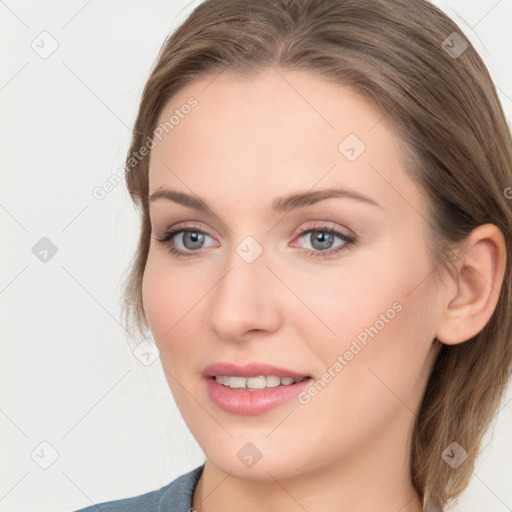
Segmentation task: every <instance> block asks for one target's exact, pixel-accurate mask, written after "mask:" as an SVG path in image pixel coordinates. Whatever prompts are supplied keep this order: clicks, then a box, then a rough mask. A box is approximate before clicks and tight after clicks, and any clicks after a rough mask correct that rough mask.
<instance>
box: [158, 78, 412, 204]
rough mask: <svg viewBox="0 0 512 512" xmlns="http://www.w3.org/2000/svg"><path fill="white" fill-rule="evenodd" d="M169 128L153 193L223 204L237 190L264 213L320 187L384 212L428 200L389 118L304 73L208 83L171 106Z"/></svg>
mask: <svg viewBox="0 0 512 512" xmlns="http://www.w3.org/2000/svg"><path fill="white" fill-rule="evenodd" d="M191 98H192V99H193V100H191ZM189 104H195V106H194V107H192V108H189V107H187V105H189ZM173 116H174V117H173ZM171 118H173V119H172V123H169V120H171ZM166 122H167V125H168V126H167V128H168V129H167V130H166V131H165V130H164V133H163V134H162V136H161V141H158V140H156V139H155V141H156V142H157V144H156V146H155V147H154V148H153V149H152V151H151V163H150V176H149V178H150V192H151V191H153V190H155V189H156V188H158V187H173V188H176V189H179V190H182V191H185V192H190V190H187V188H189V189H191V191H192V192H193V193H196V194H197V195H200V196H202V197H212V198H213V199H214V200H217V199H218V200H223V197H222V190H226V191H227V192H229V193H231V194H232V193H233V191H234V190H236V191H237V196H238V201H239V202H240V203H243V204H246V205H247V206H249V204H251V203H253V204H254V206H257V204H259V205H260V207H261V206H262V205H261V198H262V197H267V196H272V197H273V196H278V195H280V194H286V193H288V192H290V191H291V190H296V189H311V188H312V187H315V186H316V184H318V185H317V186H318V187H329V186H344V187H347V188H352V189H355V190H358V191H360V192H362V193H365V194H366V195H370V196H372V197H374V198H375V199H376V200H377V201H378V202H380V203H381V204H386V203H387V204H392V203H395V204H396V203H397V199H399V196H402V199H403V198H404V196H405V197H408V201H406V203H407V202H409V203H417V206H418V207H419V204H420V202H421V199H420V197H419V196H418V191H417V190H416V186H415V184H414V183H413V182H412V181H411V180H410V178H409V177H408V175H407V173H406V169H405V165H404V162H403V155H402V150H401V147H400V140H399V138H398V136H397V135H396V134H395V132H394V131H393V130H392V129H391V128H390V126H389V124H388V122H387V120H386V115H385V113H383V112H382V111H381V110H380V109H378V108H377V107H376V106H374V105H373V104H372V103H370V102H368V101H367V100H365V99H364V98H363V97H362V96H361V95H359V94H358V93H357V92H356V91H355V90H353V89H351V88H349V87H346V86H342V85H339V84H335V83H332V82H329V81H327V80H325V79H323V78H320V77H315V76H313V75H311V74H308V73H305V72H302V71H289V70H287V71H284V70H281V69H279V70H277V69H274V68H269V69H267V70H265V71H263V72H261V73H259V74H257V75H256V76H251V77H249V76H240V75H237V74H234V73H230V72H227V71H224V72H222V73H220V74H218V73H217V74H214V75H210V76H207V77H205V78H203V79H201V80H198V81H195V82H193V83H191V84H188V85H187V86H185V87H184V88H183V89H181V90H180V91H179V93H177V94H176V95H175V96H174V97H173V98H172V99H171V101H169V102H168V104H167V105H166V106H165V108H164V109H163V110H162V112H161V115H160V118H159V125H160V126H165V125H164V123H166ZM170 124H172V127H171V128H169V125H170ZM171 171H172V172H171ZM256 197H257V198H258V199H255V198H256ZM269 199H270V198H269ZM224 200H225V198H224ZM410 206H411V204H409V208H410Z"/></svg>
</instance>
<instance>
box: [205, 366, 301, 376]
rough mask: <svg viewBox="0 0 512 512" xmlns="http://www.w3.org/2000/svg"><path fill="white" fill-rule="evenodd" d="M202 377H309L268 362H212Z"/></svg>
mask: <svg viewBox="0 0 512 512" xmlns="http://www.w3.org/2000/svg"><path fill="white" fill-rule="evenodd" d="M202 375H203V377H215V375H229V376H233V377H256V376H258V375H265V376H268V375H277V376H278V377H293V378H294V379H297V378H299V377H309V375H307V374H305V373H297V372H294V371H292V370H288V369H287V368H280V367H278V366H272V365H269V364H260V363H248V364H245V365H243V366H237V365H234V364H232V363H214V364H210V365H208V366H206V367H205V368H204V370H203V372H202Z"/></svg>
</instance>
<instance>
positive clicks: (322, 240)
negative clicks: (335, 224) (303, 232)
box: [312, 231, 333, 249]
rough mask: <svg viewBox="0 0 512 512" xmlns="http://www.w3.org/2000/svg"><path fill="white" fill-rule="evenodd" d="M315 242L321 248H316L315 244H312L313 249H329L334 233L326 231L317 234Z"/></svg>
mask: <svg viewBox="0 0 512 512" xmlns="http://www.w3.org/2000/svg"><path fill="white" fill-rule="evenodd" d="M313 236H314V238H313V242H319V246H318V244H317V247H315V243H312V245H313V247H315V248H316V249H328V248H329V247H330V246H331V244H332V237H333V234H332V233H327V232H325V231H320V232H317V234H316V235H313Z"/></svg>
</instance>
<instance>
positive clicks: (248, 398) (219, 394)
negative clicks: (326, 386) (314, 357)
mask: <svg viewBox="0 0 512 512" xmlns="http://www.w3.org/2000/svg"><path fill="white" fill-rule="evenodd" d="M311 380H312V379H311V378H307V379H304V380H303V381H301V382H297V383H296V384H290V385H288V386H283V385H281V386H276V387H275V388H265V389H258V390H255V391H243V390H241V389H231V388H228V387H227V386H223V385H222V384H219V383H218V382H217V381H216V380H215V378H211V377H210V378H207V379H206V391H207V393H208V396H209V397H210V400H211V401H212V402H213V403H214V404H216V405H217V406H218V407H220V408H221V409H222V410H223V411H226V412H230V413H233V414H243V415H249V416H252V415H256V414H263V413H265V412H267V411H270V410H271V409H274V408H275V407H277V406H279V405H281V404H282V403H284V402H287V401H288V400H291V399H292V398H293V397H295V396H297V395H298V394H299V393H300V392H301V391H302V390H303V389H304V388H305V387H307V386H308V384H309V383H310V381H311Z"/></svg>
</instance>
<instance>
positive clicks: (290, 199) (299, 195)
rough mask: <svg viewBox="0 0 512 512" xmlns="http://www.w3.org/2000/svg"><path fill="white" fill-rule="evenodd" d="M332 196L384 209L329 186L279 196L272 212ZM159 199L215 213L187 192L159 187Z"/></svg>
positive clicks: (154, 195)
mask: <svg viewBox="0 0 512 512" xmlns="http://www.w3.org/2000/svg"><path fill="white" fill-rule="evenodd" d="M331 198H343V199H352V200H355V201H359V202H361V203H365V204H369V205H372V206H376V207H377V208H381V209H384V208H383V206H382V205H380V204H379V203H377V202H376V201H374V200H373V199H371V198H370V197H367V196H364V195H362V194H360V193H359V192H356V191H354V190H348V189H344V188H327V189H322V190H315V191H307V192H296V193H294V194H291V195H288V196H284V197H278V198H276V199H275V200H274V201H273V202H272V207H271V211H272V212H276V213H277V212H282V213H284V212H288V211H290V210H294V209H297V208H303V207H305V206H309V205H312V204H314V203H318V202H319V201H324V200H325V199H331ZM158 199H167V200H169V201H173V202H175V203H178V204H181V205H183V206H186V207H188V208H192V209H194V210H198V211H201V212H205V213H211V214H213V211H212V209H211V208H210V207H209V206H208V204H207V203H206V201H204V200H203V199H201V198H199V197H197V196H193V195H190V194H186V193H185V192H178V191H177V190H168V189H164V188H159V189H157V190H155V192H153V193H152V194H151V195H150V197H149V201H150V203H151V202H153V201H156V200H158Z"/></svg>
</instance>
